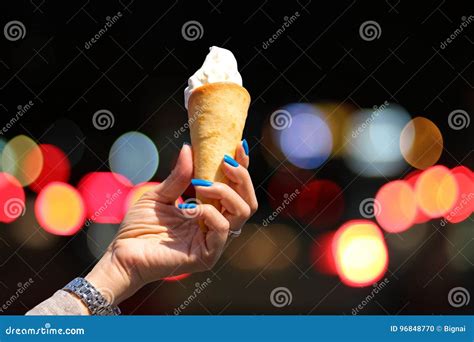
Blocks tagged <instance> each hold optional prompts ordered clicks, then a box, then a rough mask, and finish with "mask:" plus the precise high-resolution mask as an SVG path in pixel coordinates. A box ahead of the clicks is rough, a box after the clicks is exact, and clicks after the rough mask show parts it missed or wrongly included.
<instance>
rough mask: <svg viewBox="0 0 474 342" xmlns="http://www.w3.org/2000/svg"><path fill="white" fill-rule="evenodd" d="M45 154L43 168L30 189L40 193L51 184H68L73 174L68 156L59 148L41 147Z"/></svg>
mask: <svg viewBox="0 0 474 342" xmlns="http://www.w3.org/2000/svg"><path fill="white" fill-rule="evenodd" d="M39 148H40V150H41V153H42V154H43V168H42V170H41V172H40V174H39V176H38V178H36V179H35V180H34V181H33V182H32V183H31V184H30V188H31V189H32V190H33V191H35V192H40V191H41V190H42V189H43V188H44V187H45V186H46V185H47V184H49V183H51V182H64V183H67V181H68V180H69V176H70V174H71V165H70V163H69V159H68V158H67V156H66V154H65V153H64V152H63V151H61V149H59V148H58V147H56V146H54V145H49V144H41V145H39Z"/></svg>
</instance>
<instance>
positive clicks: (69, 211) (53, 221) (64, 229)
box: [35, 182, 85, 235]
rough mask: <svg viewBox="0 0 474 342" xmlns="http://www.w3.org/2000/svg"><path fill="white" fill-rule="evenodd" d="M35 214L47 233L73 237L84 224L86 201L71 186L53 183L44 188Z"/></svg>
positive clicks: (39, 196)
mask: <svg viewBox="0 0 474 342" xmlns="http://www.w3.org/2000/svg"><path fill="white" fill-rule="evenodd" d="M35 214H36V218H37V220H38V222H39V223H40V225H41V227H43V228H44V229H45V230H46V231H47V232H49V233H52V234H56V235H72V234H75V233H76V232H77V231H78V230H79V229H80V228H81V226H82V224H83V223H84V219H85V207H84V201H83V199H82V197H81V195H80V194H79V192H78V191H77V190H76V189H75V188H73V187H72V186H71V185H69V184H66V183H61V182H53V183H50V184H49V185H47V186H46V187H45V188H43V190H42V191H41V192H40V194H39V195H38V198H37V199H36V203H35Z"/></svg>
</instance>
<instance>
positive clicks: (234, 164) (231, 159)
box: [224, 154, 239, 167]
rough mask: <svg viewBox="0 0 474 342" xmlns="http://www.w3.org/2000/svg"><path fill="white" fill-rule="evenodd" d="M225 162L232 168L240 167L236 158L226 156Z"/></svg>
mask: <svg viewBox="0 0 474 342" xmlns="http://www.w3.org/2000/svg"><path fill="white" fill-rule="evenodd" d="M224 161H225V162H226V163H227V164H229V165H230V166H233V167H237V166H239V163H237V162H236V161H235V159H234V158H232V157H231V156H229V155H227V154H226V155H224Z"/></svg>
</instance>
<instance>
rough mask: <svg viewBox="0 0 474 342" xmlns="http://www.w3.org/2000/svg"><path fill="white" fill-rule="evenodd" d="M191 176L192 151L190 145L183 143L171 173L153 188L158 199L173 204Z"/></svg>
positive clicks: (187, 184)
mask: <svg viewBox="0 0 474 342" xmlns="http://www.w3.org/2000/svg"><path fill="white" fill-rule="evenodd" d="M192 176H193V153H192V150H191V146H190V145H187V144H184V145H183V147H182V148H181V151H180V152H179V157H178V161H177V162H176V166H175V167H174V169H173V171H171V174H170V175H169V176H168V178H166V179H165V180H164V181H163V182H162V183H161V184H160V185H158V186H157V187H156V189H155V192H156V194H157V195H158V201H159V202H162V203H167V204H174V203H175V201H176V200H177V199H178V197H179V196H181V194H182V193H183V192H184V190H186V188H187V187H188V186H189V183H190V182H191V178H192Z"/></svg>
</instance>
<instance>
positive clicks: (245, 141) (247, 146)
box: [242, 139, 249, 156]
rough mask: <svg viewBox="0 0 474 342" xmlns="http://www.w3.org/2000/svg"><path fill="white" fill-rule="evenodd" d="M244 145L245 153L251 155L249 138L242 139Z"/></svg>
mask: <svg viewBox="0 0 474 342" xmlns="http://www.w3.org/2000/svg"><path fill="white" fill-rule="evenodd" d="M242 147H243V148H244V151H245V154H246V155H247V156H248V155H249V143H248V142H247V139H244V140H242Z"/></svg>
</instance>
